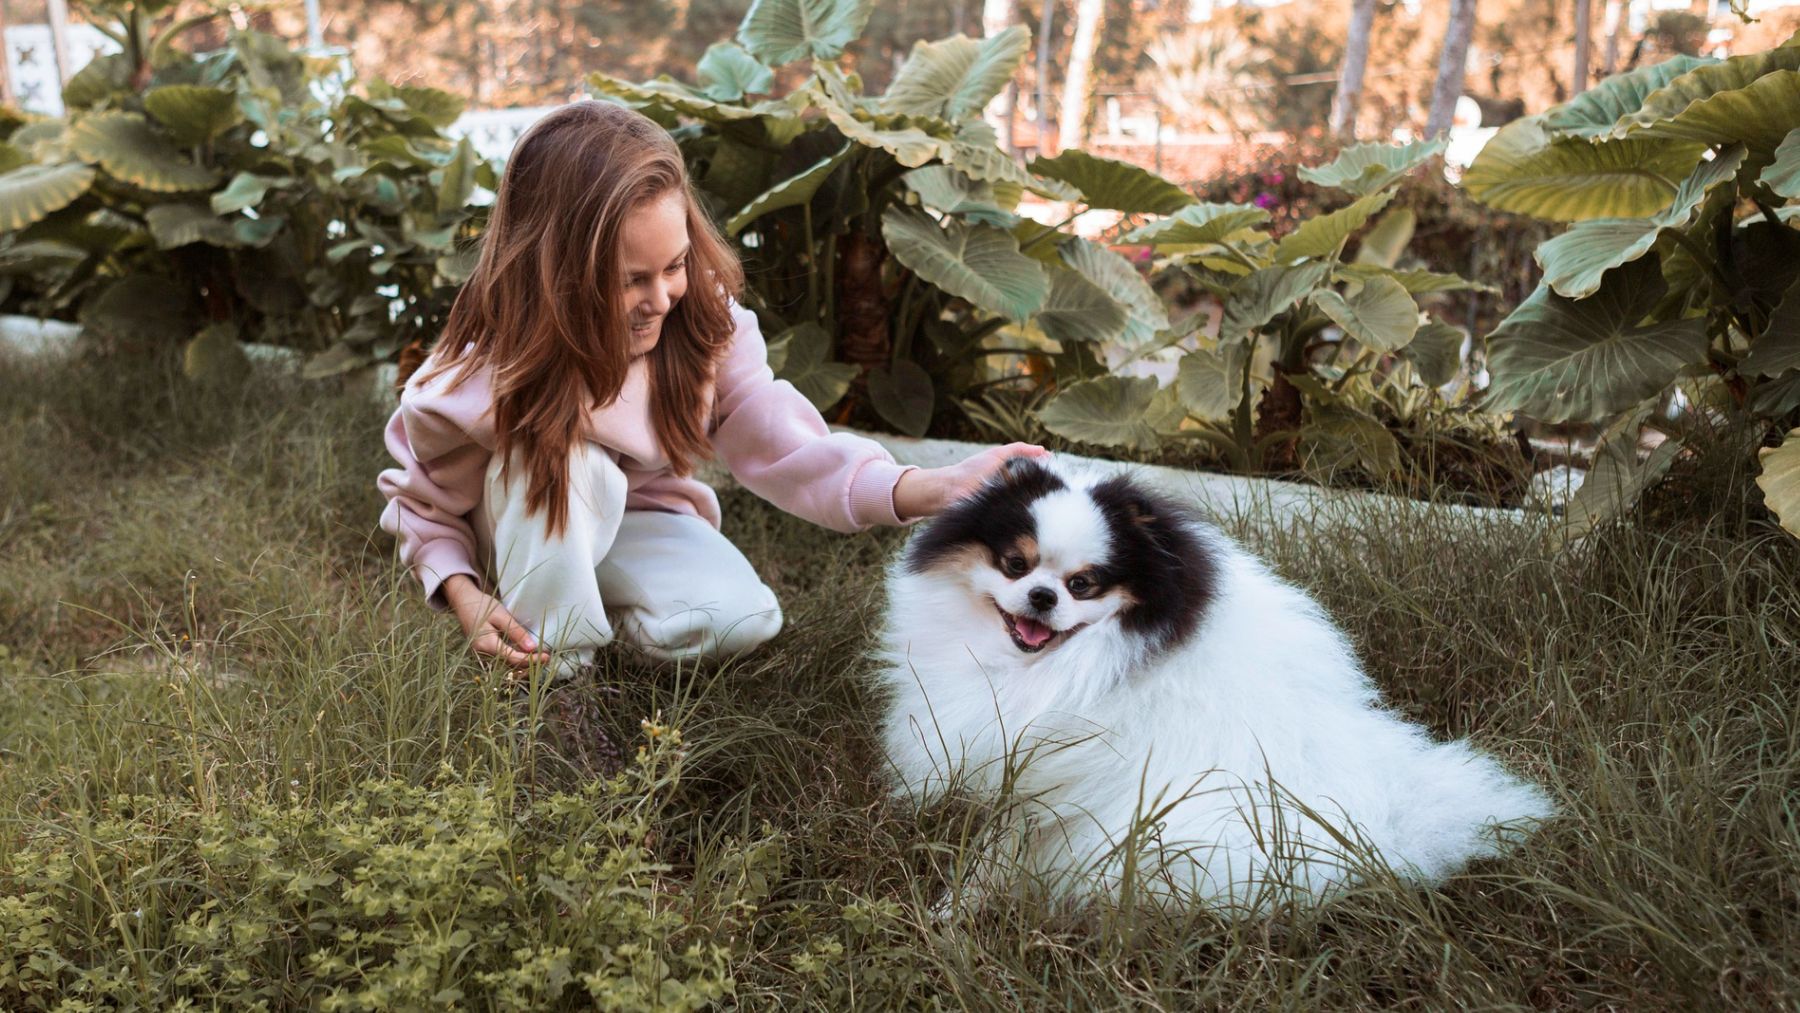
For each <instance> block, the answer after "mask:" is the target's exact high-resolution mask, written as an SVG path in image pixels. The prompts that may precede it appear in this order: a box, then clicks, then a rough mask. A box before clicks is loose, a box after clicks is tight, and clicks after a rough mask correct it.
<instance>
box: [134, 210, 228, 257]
mask: <svg viewBox="0 0 1800 1013" xmlns="http://www.w3.org/2000/svg"><path fill="white" fill-rule="evenodd" d="M144 221H145V222H146V223H147V224H148V225H149V226H150V235H151V236H152V237H153V238H154V239H155V240H156V248H157V249H159V250H173V249H175V248H176V247H178V246H187V245H189V244H190V243H205V244H207V245H208V246H222V247H232V246H241V245H243V244H242V243H239V242H238V239H237V236H236V234H235V233H233V232H232V230H231V225H230V223H228V222H226V221H225V220H223V219H221V218H220V217H219V216H218V215H215V214H213V211H212V208H211V207H209V206H207V205H205V204H188V203H186V202H175V203H170V204H158V205H156V206H155V207H153V208H151V209H149V210H148V211H146V212H144Z"/></svg>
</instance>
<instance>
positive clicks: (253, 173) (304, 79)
mask: <svg viewBox="0 0 1800 1013" xmlns="http://www.w3.org/2000/svg"><path fill="white" fill-rule="evenodd" d="M166 6H167V5H166V4H156V3H142V4H132V5H125V6H119V7H112V8H106V9H107V10H111V11H112V12H113V13H115V14H116V15H117V18H118V21H117V23H116V24H115V25H113V26H111V27H110V28H108V29H107V30H108V31H110V32H111V33H112V34H114V35H115V36H116V38H117V39H118V41H119V43H120V44H121V46H122V47H123V49H122V51H121V52H119V53H117V54H113V55H104V56H100V57H98V58H96V59H95V60H94V61H93V62H92V63H91V64H89V65H88V66H87V67H86V68H85V69H83V70H82V71H81V72H80V73H78V74H76V75H75V76H74V78H72V79H71V80H70V81H69V84H68V86H67V88H66V89H65V91H64V102H65V104H66V106H67V108H68V113H67V115H66V116H65V117H63V118H59V119H42V118H39V119H26V120H23V121H15V123H14V125H13V128H12V129H11V130H10V131H9V132H8V133H7V134H6V136H5V142H4V143H3V144H0V170H4V171H3V172H0V274H4V275H5V276H6V277H7V278H8V279H9V280H16V281H19V282H22V283H23V284H20V285H19V286H18V294H19V296H20V298H19V300H18V301H19V303H20V304H21V305H22V307H23V308H25V309H28V310H31V311H34V312H37V313H40V314H44V315H60V316H74V317H76V318H78V319H79V320H80V321H81V323H82V325H83V329H84V332H85V333H86V334H87V335H88V336H89V337H91V338H94V339H96V343H97V344H99V345H101V346H120V345H124V346H140V347H141V346H152V347H154V346H167V345H170V344H174V343H177V342H180V343H185V345H186V347H187V362H188V366H189V369H190V371H192V372H195V373H204V374H208V375H217V374H229V373H231V372H235V371H237V370H239V369H241V367H242V353H241V351H240V350H239V345H238V343H237V341H238V338H239V337H240V336H241V337H242V338H244V339H246V340H248V339H256V340H260V341H264V342H270V343H274V344H279V345H285V346H289V347H293V348H296V349H299V350H302V351H305V352H307V353H310V357H309V359H308V361H307V366H306V369H307V371H308V372H309V373H311V374H313V375H327V374H330V373H334V372H340V371H344V370H348V369H352V368H355V367H357V366H360V365H364V364H367V363H369V362H373V361H378V360H381V359H384V358H387V357H390V356H392V355H393V354H394V353H395V352H396V350H398V349H400V348H401V347H403V346H405V345H407V344H409V343H415V342H422V341H424V340H426V339H428V338H431V337H434V336H435V335H436V333H437V331H438V330H439V328H440V326H441V323H442V319H443V317H444V315H445V314H446V313H447V312H448V309H449V303H450V300H451V299H452V298H453V297H454V295H455V291H456V285H458V284H459V283H460V282H461V281H462V279H463V277H464V276H465V274H466V271H467V268H468V265H469V263H470V261H469V258H468V254H469V252H470V251H469V250H468V249H467V248H466V247H467V245H468V244H466V243H462V242H461V241H462V240H467V239H469V238H471V237H472V236H474V235H475V234H476V233H477V231H478V230H479V228H480V226H481V223H482V221H483V219H484V217H485V211H484V209H482V208H480V207H472V206H470V198H471V196H472V195H473V193H474V191H475V188H476V186H477V185H478V184H481V185H486V186H490V187H491V186H492V185H493V183H494V175H493V169H492V167H491V166H489V165H487V164H486V163H485V162H483V161H482V160H481V159H480V158H479V157H477V155H476V154H475V151H474V149H473V148H472V147H471V146H470V145H469V144H468V143H467V142H466V141H465V142H455V143H453V142H451V141H450V140H449V139H447V138H446V137H445V136H444V134H443V129H444V128H445V127H447V126H448V125H449V124H450V123H451V121H453V120H454V119H455V118H456V117H457V116H458V115H459V114H460V112H461V110H462V102H461V100H459V99H456V98H454V97H452V96H450V95H447V94H445V93H443V92H440V91H436V90H433V89H429V88H395V87H390V86H387V85H385V84H383V83H381V82H369V83H368V85H367V86H366V88H362V89H357V88H354V87H353V86H352V83H351V82H349V81H348V80H346V75H345V74H344V72H343V70H342V68H341V67H340V66H339V65H338V63H337V62H336V61H335V60H334V59H329V58H322V57H307V56H303V55H301V54H297V53H294V52H292V51H290V50H289V49H288V48H287V46H286V45H285V44H284V43H282V42H281V41H279V40H277V39H275V38H273V37H271V36H267V35H262V34H258V33H255V32H236V33H233V34H231V35H230V36H229V39H228V42H227V44H226V45H225V46H224V47H223V48H222V49H220V50H218V51H216V52H209V53H189V52H186V51H184V50H182V49H180V48H179V47H178V45H177V43H178V41H179V39H180V37H181V35H182V33H183V32H184V31H186V30H188V29H190V28H192V27H193V26H194V24H195V23H196V22H197V21H201V20H205V18H204V17H202V18H199V19H192V20H188V21H180V22H175V23H173V24H166V25H159V24H158V21H157V15H158V14H159V13H160V12H161V10H162V8H164V7H166Z"/></svg>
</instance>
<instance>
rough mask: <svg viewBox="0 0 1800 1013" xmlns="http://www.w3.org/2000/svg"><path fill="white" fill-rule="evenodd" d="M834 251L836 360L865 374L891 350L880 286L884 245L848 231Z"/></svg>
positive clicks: (883, 362)
mask: <svg viewBox="0 0 1800 1013" xmlns="http://www.w3.org/2000/svg"><path fill="white" fill-rule="evenodd" d="M837 251H838V265H837V317H838V319H837V322H838V359H839V360H840V361H843V362H848V363H850V364H851V365H853V366H856V367H857V369H858V372H859V374H860V373H867V372H868V371H869V370H870V369H871V368H873V367H875V366H886V365H887V364H888V356H889V355H890V354H891V352H892V342H891V341H890V340H889V337H888V335H889V331H888V301H887V293H886V292H884V291H883V290H882V286H881V264H882V261H884V260H886V259H887V248H886V247H885V246H883V245H882V243H881V240H879V239H877V238H875V237H873V236H870V235H867V234H865V233H863V232H861V231H860V230H851V231H850V232H849V233H848V234H847V235H845V236H844V237H843V238H842V239H840V240H838V244H837Z"/></svg>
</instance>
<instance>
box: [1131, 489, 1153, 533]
mask: <svg viewBox="0 0 1800 1013" xmlns="http://www.w3.org/2000/svg"><path fill="white" fill-rule="evenodd" d="M1123 506H1124V508H1125V519H1126V520H1128V521H1130V522H1131V523H1132V524H1135V525H1137V526H1138V527H1140V528H1142V527H1148V526H1149V525H1152V524H1155V523H1156V521H1157V516H1158V514H1157V511H1156V508H1155V507H1153V506H1151V505H1150V502H1149V501H1148V500H1146V499H1144V498H1143V497H1142V496H1132V497H1130V498H1129V499H1127V500H1125V502H1124V504H1123Z"/></svg>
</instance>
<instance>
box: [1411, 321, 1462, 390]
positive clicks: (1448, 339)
mask: <svg viewBox="0 0 1800 1013" xmlns="http://www.w3.org/2000/svg"><path fill="white" fill-rule="evenodd" d="M1467 337H1468V335H1467V333H1466V332H1465V331H1464V330H1463V329H1462V328H1460V327H1455V326H1452V325H1450V324H1447V323H1444V322H1443V321H1442V320H1427V321H1426V322H1425V323H1423V324H1420V325H1419V330H1418V332H1417V333H1415V334H1414V335H1413V339H1412V340H1411V341H1409V342H1407V343H1406V347H1405V348H1402V349H1401V350H1400V354H1401V355H1402V356H1404V357H1405V358H1406V361H1408V362H1410V363H1412V364H1413V368H1414V369H1416V370H1418V373H1419V379H1420V380H1422V381H1423V382H1424V383H1425V385H1426V386H1428V387H1442V386H1443V385H1444V384H1447V383H1449V382H1450V381H1451V380H1453V379H1455V378H1456V371H1457V370H1459V369H1461V368H1462V345H1463V341H1464V340H1466V339H1467Z"/></svg>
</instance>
